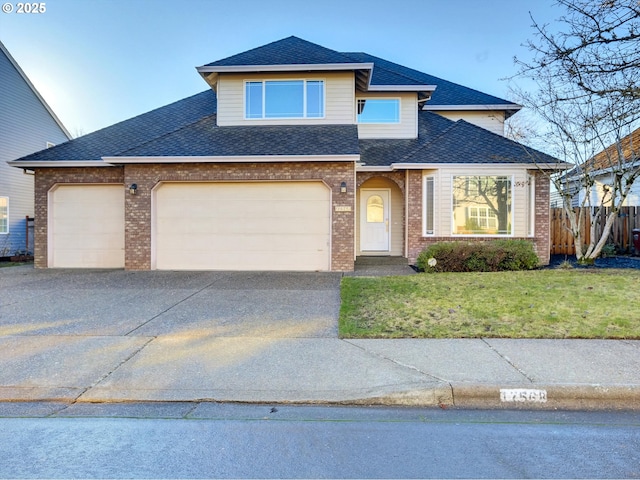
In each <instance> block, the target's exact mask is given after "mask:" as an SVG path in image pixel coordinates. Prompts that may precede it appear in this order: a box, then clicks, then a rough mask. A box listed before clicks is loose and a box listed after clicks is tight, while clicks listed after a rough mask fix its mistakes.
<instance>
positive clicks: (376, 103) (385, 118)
mask: <svg viewBox="0 0 640 480" xmlns="http://www.w3.org/2000/svg"><path fill="white" fill-rule="evenodd" d="M357 107H358V112H357V116H356V117H357V121H358V123H400V99H399V98H360V99H358V105H357Z"/></svg>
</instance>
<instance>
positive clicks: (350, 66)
mask: <svg viewBox="0 0 640 480" xmlns="http://www.w3.org/2000/svg"><path fill="white" fill-rule="evenodd" d="M372 69H373V63H293V64H277V65H203V66H201V67H196V70H197V71H198V72H199V73H200V74H203V73H252V72H315V71H345V70H372Z"/></svg>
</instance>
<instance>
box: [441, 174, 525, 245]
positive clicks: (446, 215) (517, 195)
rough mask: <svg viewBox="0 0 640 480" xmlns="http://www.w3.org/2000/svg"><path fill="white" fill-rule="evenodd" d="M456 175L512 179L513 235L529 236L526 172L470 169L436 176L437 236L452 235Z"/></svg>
mask: <svg viewBox="0 0 640 480" xmlns="http://www.w3.org/2000/svg"><path fill="white" fill-rule="evenodd" d="M456 175H480V176H482V175H491V176H493V175H501V176H506V177H509V178H512V179H513V180H512V186H511V188H512V192H513V197H512V204H511V208H512V212H513V218H514V225H513V235H514V236H516V237H525V236H527V233H528V232H527V230H528V229H527V227H528V224H529V221H528V217H527V207H528V204H529V198H528V190H527V188H525V187H524V186H516V184H517V185H524V184H526V182H527V172H526V170H514V169H512V170H508V169H500V170H477V171H474V170H473V169H470V168H469V167H466V168H460V169H443V170H440V171H439V172H438V173H437V174H436V175H435V182H436V183H435V196H436V198H435V205H436V212H435V213H436V215H435V224H434V229H435V232H434V233H435V235H437V236H447V235H451V233H452V222H453V218H452V213H451V208H452V195H453V193H452V179H453V176H456Z"/></svg>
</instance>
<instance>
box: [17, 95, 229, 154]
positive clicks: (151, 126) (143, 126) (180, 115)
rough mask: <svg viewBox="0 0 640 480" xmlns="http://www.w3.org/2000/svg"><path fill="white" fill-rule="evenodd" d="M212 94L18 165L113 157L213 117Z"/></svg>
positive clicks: (69, 142) (200, 96)
mask: <svg viewBox="0 0 640 480" xmlns="http://www.w3.org/2000/svg"><path fill="white" fill-rule="evenodd" d="M216 103H217V102H216V94H215V92H213V90H207V91H204V92H202V93H198V94H196V95H193V96H191V97H188V98H185V99H182V100H179V101H177V102H174V103H171V104H169V105H165V106H164V107H160V108H157V109H155V110H152V111H150V112H147V113H143V114H142V115H138V116H137V117H133V118H130V119H128V120H124V121H122V122H119V123H116V124H114V125H111V126H109V127H106V128H103V129H101V130H97V131H95V132H92V133H89V134H87V135H83V136H82V137H78V138H75V139H73V140H70V141H68V142H65V143H61V144H59V145H56V146H54V147H51V148H47V149H45V150H40V151H39V152H36V153H32V154H31V155H27V156H26V157H22V158H21V159H20V161H38V162H40V161H91V160H101V159H102V157H105V156H106V157H113V156H116V155H118V154H120V153H121V152H124V151H126V150H129V149H131V148H133V147H136V146H139V145H142V144H144V143H146V142H149V141H150V140H153V139H155V138H159V137H162V136H163V135H167V134H169V133H171V132H175V131H177V130H179V129H181V128H184V127H185V126H187V125H190V124H192V123H194V122H198V121H199V120H201V119H202V118H203V117H207V116H209V115H212V114H215V113H216Z"/></svg>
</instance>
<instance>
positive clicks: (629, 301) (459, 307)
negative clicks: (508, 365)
mask: <svg viewBox="0 0 640 480" xmlns="http://www.w3.org/2000/svg"><path fill="white" fill-rule="evenodd" d="M339 328H340V336H341V337H342V338H477V337H503V338H636V339H637V338H640V271H637V270H631V269H630V270H612V269H607V270H583V269H576V270H535V271H526V272H500V273H438V274H421V275H412V276H407V277H377V278H368V277H345V278H343V279H342V307H341V310H340V327H339Z"/></svg>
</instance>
